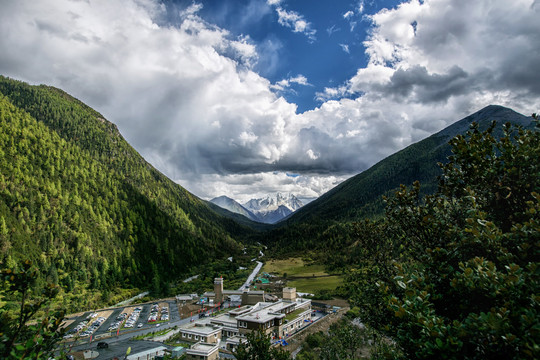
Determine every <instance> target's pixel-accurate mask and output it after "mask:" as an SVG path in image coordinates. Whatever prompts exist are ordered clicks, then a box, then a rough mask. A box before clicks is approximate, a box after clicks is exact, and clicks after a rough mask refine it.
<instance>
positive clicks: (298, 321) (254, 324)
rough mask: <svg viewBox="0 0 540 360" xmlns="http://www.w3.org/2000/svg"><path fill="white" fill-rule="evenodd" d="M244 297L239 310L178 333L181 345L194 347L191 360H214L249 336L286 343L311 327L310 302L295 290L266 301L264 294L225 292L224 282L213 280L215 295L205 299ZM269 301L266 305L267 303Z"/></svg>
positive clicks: (189, 354)
mask: <svg viewBox="0 0 540 360" xmlns="http://www.w3.org/2000/svg"><path fill="white" fill-rule="evenodd" d="M231 295H238V296H241V299H242V303H241V305H240V306H239V307H238V308H234V309H232V310H230V311H228V312H225V313H222V314H219V315H217V316H213V317H203V318H201V319H197V320H195V321H194V322H192V323H190V324H187V325H184V326H182V327H181V328H180V329H179V334H180V335H179V336H180V339H181V340H182V341H185V342H190V343H194V344H193V345H192V346H191V347H190V348H189V349H186V351H185V353H186V358H187V359H188V360H195V359H196V360H215V359H218V358H219V348H220V345H221V346H222V345H223V342H225V345H226V346H225V347H226V349H228V350H233V349H235V348H236V347H237V346H238V345H239V344H241V343H242V342H245V341H246V335H247V333H249V332H251V331H259V330H260V331H262V332H263V333H265V334H266V335H268V336H270V337H271V338H272V339H276V340H278V339H285V338H287V337H288V336H289V335H292V334H293V333H295V332H296V331H298V330H299V329H301V328H303V327H304V326H306V325H307V324H309V323H311V313H312V310H311V300H309V299H302V298H298V297H297V296H296V289H295V288H284V289H283V297H282V298H281V299H277V300H276V301H268V299H267V298H266V299H265V295H264V292H263V291H249V290H244V291H234V290H232V291H231V290H223V279H221V278H216V279H214V291H213V292H211V293H205V294H204V296H206V297H209V298H210V299H212V300H213V302H214V304H218V303H221V302H222V301H223V298H224V296H231ZM265 300H266V301H265Z"/></svg>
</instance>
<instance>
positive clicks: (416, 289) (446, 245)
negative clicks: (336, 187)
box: [348, 125, 540, 359]
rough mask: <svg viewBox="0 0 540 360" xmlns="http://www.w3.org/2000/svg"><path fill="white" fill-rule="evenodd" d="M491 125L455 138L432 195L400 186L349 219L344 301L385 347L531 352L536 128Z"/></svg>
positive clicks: (535, 341) (538, 286)
mask: <svg viewBox="0 0 540 360" xmlns="http://www.w3.org/2000/svg"><path fill="white" fill-rule="evenodd" d="M492 131H493V126H492V127H490V128H489V129H488V130H486V131H484V132H481V131H479V130H478V128H477V126H473V127H472V128H471V130H470V131H469V132H468V133H467V135H466V136H457V137H455V138H454V139H452V141H451V146H452V152H453V155H452V156H451V157H450V161H449V163H448V164H446V165H444V166H442V169H443V175H442V176H441V177H440V181H439V189H438V191H437V193H436V194H435V195H433V196H427V197H421V196H420V186H419V184H418V183H415V184H414V185H413V187H412V188H410V189H407V188H406V187H404V186H402V188H401V189H400V190H399V191H398V192H397V193H396V195H395V197H393V198H390V199H388V205H387V211H386V218H385V219H383V220H380V221H377V222H372V221H367V222H363V223H360V224H358V225H357V227H356V229H357V236H356V240H357V242H356V244H355V246H354V249H352V252H353V253H354V256H355V263H354V268H353V269H352V270H351V272H350V273H349V276H348V280H349V291H350V294H351V296H352V299H351V300H352V303H353V304H354V305H356V306H358V309H359V310H360V317H361V319H362V321H364V322H366V323H367V324H368V325H370V326H371V327H372V328H374V329H376V330H378V331H379V332H380V333H381V334H382V335H383V336H385V337H387V338H388V339H389V340H391V341H393V342H394V343H395V347H394V348H393V350H392V351H390V353H389V354H388V355H389V356H392V357H395V358H422V359H430V358H431V359H527V358H530V359H534V358H539V357H540V343H539V339H540V316H539V310H540V307H539V301H540V297H539V294H540V281H539V280H540V279H539V275H540V267H539V260H540V218H539V214H540V132H539V131H538V130H523V129H514V128H513V127H511V126H510V125H507V126H505V129H504V135H503V137H502V138H500V139H497V138H495V137H494V136H493V134H492Z"/></svg>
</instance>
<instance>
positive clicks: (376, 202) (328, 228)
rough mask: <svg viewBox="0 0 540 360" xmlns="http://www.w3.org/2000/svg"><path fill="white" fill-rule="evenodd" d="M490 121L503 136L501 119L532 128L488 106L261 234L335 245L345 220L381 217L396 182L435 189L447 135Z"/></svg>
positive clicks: (299, 243)
mask: <svg viewBox="0 0 540 360" xmlns="http://www.w3.org/2000/svg"><path fill="white" fill-rule="evenodd" d="M492 121H496V122H497V125H496V128H495V130H494V135H495V136H501V135H502V125H503V124H504V123H506V122H511V123H513V124H518V125H521V126H524V127H526V128H532V127H533V126H534V124H533V122H532V118H531V117H526V116H523V115H521V114H518V113H516V112H515V111H513V110H511V109H508V108H505V107H502V106H495V105H491V106H488V107H486V108H484V109H482V110H480V111H478V112H477V113H475V114H473V115H470V116H468V117H466V118H464V119H462V120H460V121H458V122H456V123H454V124H452V125H450V126H449V127H447V128H446V129H444V130H442V131H440V132H438V133H436V134H434V135H432V136H430V137H428V138H426V139H424V140H422V141H419V142H417V143H415V144H412V145H410V146H408V147H407V148H405V149H403V150H401V151H399V152H397V153H395V154H393V155H391V156H389V157H387V158H385V159H383V160H382V161H380V162H379V163H377V164H375V165H374V166H372V167H371V168H369V169H367V170H366V171H364V172H362V173H360V174H358V175H356V176H354V177H352V178H350V179H348V180H346V181H344V182H343V183H341V184H340V185H338V186H336V187H335V188H334V189H332V190H330V191H329V192H327V193H326V194H324V195H322V196H321V197H320V198H318V199H316V200H314V201H313V202H311V203H309V204H307V205H306V206H304V207H302V208H301V209H299V210H298V211H296V212H295V213H293V214H292V215H291V216H290V217H289V218H287V219H285V220H284V221H282V222H280V223H278V224H277V227H278V228H277V229H274V230H273V231H271V232H269V233H267V234H265V238H266V239H267V241H268V243H275V244H277V246H276V251H277V252H278V253H280V252H286V251H290V250H301V249H305V248H314V246H315V247H316V246H317V245H318V244H320V243H322V242H324V244H325V245H324V248H328V246H330V247H332V248H334V247H337V248H339V247H340V246H341V245H342V244H343V243H347V241H348V240H347V239H348V238H349V237H350V235H351V231H352V230H351V226H350V225H349V223H350V222H354V221H358V220H361V219H365V218H378V217H381V216H383V215H384V208H385V203H384V201H383V196H387V197H388V196H391V195H393V194H394V192H395V191H396V190H397V189H399V186H400V185H401V184H404V185H407V186H409V185H411V184H412V183H413V182H415V181H419V182H420V184H421V193H422V194H432V193H434V192H435V191H436V190H437V186H438V185H437V184H438V181H437V177H438V176H439V175H441V174H442V172H441V168H440V167H439V165H438V163H446V162H447V161H448V160H447V158H448V156H449V155H450V154H451V150H450V146H449V144H448V142H449V141H450V139H451V138H453V137H454V136H456V135H458V134H465V132H466V131H467V130H468V129H469V127H470V124H471V123H473V122H476V123H478V124H479V129H480V130H485V129H487V128H488V127H489V125H490V124H491V123H492Z"/></svg>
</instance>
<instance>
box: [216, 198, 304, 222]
mask: <svg viewBox="0 0 540 360" xmlns="http://www.w3.org/2000/svg"><path fill="white" fill-rule="evenodd" d="M210 202H211V203H213V204H216V205H218V206H220V207H222V208H224V209H226V210H229V211H230V212H233V213H236V214H240V215H243V216H245V217H247V218H248V219H250V220H253V221H257V222H262V223H265V224H275V223H277V222H279V221H281V220H282V219H284V218H286V217H287V216H289V215H291V214H292V213H293V212H295V211H296V210H298V209H300V208H301V207H302V206H304V204H303V203H302V201H300V200H299V199H298V198H297V197H296V196H294V195H293V194H290V193H288V194H282V193H276V194H273V195H268V196H266V197H263V198H259V199H251V200H249V201H247V202H246V203H244V204H243V205H242V204H240V203H238V202H237V201H235V200H234V199H231V198H229V197H227V196H219V197H217V198H214V199H212V200H210Z"/></svg>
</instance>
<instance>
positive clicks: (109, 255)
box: [0, 77, 249, 303]
mask: <svg viewBox="0 0 540 360" xmlns="http://www.w3.org/2000/svg"><path fill="white" fill-rule="evenodd" d="M246 233H249V231H248V230H247V229H246V228H244V227H243V226H241V225H238V224H237V223H236V222H234V221H232V220H231V219H228V218H226V217H223V216H220V215H218V214H217V213H215V212H214V211H212V210H211V209H210V208H209V207H208V205H207V204H206V203H205V202H204V201H202V200H200V199H199V198H197V197H195V196H193V195H192V194H190V193H189V192H187V191H186V190H185V189H183V188H182V187H180V186H179V185H177V184H175V183H173V182H172V181H171V180H169V179H168V178H166V177H165V176H164V175H163V174H161V173H160V172H158V171H157V170H156V169H154V168H153V167H152V166H151V165H150V164H148V163H147V162H146V161H145V160H144V159H143V158H142V157H141V156H140V155H139V154H138V153H137V152H136V151H135V150H134V149H133V148H132V147H131V146H130V145H129V144H128V143H127V142H126V141H125V140H124V139H123V138H122V136H121V135H120V133H119V132H118V130H117V128H116V126H115V125H113V124H112V123H110V122H108V121H107V120H105V119H104V118H103V116H101V115H100V114H99V113H97V112H96V111H94V110H93V109H91V108H89V107H88V106H86V105H84V104H83V103H81V102H80V101H78V100H77V99H74V98H73V97H71V96H69V95H68V94H66V93H65V92H63V91H61V90H58V89H55V88H52V87H48V86H30V85H28V84H25V83H22V82H18V81H14V80H10V79H7V78H4V77H0V251H1V252H0V257H1V258H0V260H1V261H2V262H5V263H6V264H7V265H8V266H14V265H15V264H16V263H17V262H18V261H19V260H21V259H30V260H32V261H33V262H34V263H35V264H36V265H37V266H38V268H39V269H40V270H41V271H42V278H41V283H43V282H44V281H45V280H47V279H48V280H52V281H58V282H59V283H60V284H61V285H62V286H64V287H65V288H66V289H67V293H71V295H69V296H77V295H76V294H77V293H80V292H81V291H83V290H84V289H87V288H92V289H99V290H101V293H102V294H103V296H104V297H105V299H103V300H105V301H106V300H107V299H106V297H107V295H108V293H109V291H110V290H112V289H113V288H115V287H117V286H123V287H140V288H151V289H154V290H156V291H157V290H158V289H159V288H160V287H161V288H162V287H163V286H164V283H165V282H168V281H172V280H174V279H176V278H178V276H180V275H181V274H184V273H186V272H187V271H188V270H189V269H190V268H191V267H192V266H195V265H199V264H204V263H207V262H209V261H211V260H213V259H217V258H221V257H228V256H230V255H231V254H235V253H237V252H238V251H239V250H240V249H241V245H240V244H239V242H238V241H237V240H238V236H240V235H245V234H246ZM38 286H39V284H38ZM66 296H68V295H66ZM87 300H88V299H87V298H85V299H80V298H79V299H78V300H77V301H79V302H83V303H84V302H87Z"/></svg>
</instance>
